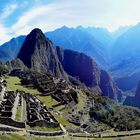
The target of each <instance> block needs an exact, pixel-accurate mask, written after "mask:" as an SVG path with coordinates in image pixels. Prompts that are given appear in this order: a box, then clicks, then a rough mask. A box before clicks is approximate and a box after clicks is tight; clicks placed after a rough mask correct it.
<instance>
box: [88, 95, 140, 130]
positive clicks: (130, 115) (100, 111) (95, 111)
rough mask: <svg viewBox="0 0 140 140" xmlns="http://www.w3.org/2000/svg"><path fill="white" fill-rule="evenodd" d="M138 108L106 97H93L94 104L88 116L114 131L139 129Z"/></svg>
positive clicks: (139, 112) (139, 113) (139, 111)
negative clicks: (116, 102) (118, 103)
mask: <svg viewBox="0 0 140 140" xmlns="http://www.w3.org/2000/svg"><path fill="white" fill-rule="evenodd" d="M139 116H140V110H139V109H137V108H133V107H127V106H120V105H117V104H115V103H114V102H113V101H111V100H109V99H107V98H106V97H97V98H95V106H94V107H93V108H92V109H91V110H90V117H91V118H94V119H95V120H98V121H101V122H103V123H105V124H107V125H109V126H110V127H112V128H114V129H115V130H116V131H130V130H137V129H140V117H139Z"/></svg>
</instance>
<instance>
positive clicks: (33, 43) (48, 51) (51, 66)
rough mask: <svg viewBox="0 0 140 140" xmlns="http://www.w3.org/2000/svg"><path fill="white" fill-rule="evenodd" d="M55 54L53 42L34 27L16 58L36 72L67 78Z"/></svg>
mask: <svg viewBox="0 0 140 140" xmlns="http://www.w3.org/2000/svg"><path fill="white" fill-rule="evenodd" d="M56 54H57V53H56V50H55V46H54V45H53V43H52V42H51V41H50V40H49V39H48V38H46V37H45V35H44V34H43V33H42V31H41V30H40V29H34V30H32V31H31V33H30V34H29V35H28V36H27V37H26V39H25V42H24V43H23V46H22V48H21V50H20V52H19V54H18V58H19V59H21V60H22V61H23V63H24V64H25V65H26V66H27V67H28V68H31V69H33V70H36V71H38V72H49V73H52V74H53V75H55V76H57V77H60V78H65V79H67V74H66V73H65V71H64V70H63V67H62V65H61V63H60V62H59V60H58V57H57V55H56Z"/></svg>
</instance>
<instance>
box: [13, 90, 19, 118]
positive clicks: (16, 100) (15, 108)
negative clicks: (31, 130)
mask: <svg viewBox="0 0 140 140" xmlns="http://www.w3.org/2000/svg"><path fill="white" fill-rule="evenodd" d="M18 104H19V93H17V96H16V98H15V102H14V106H13V108H12V119H13V120H15V118H16V113H17V108H18Z"/></svg>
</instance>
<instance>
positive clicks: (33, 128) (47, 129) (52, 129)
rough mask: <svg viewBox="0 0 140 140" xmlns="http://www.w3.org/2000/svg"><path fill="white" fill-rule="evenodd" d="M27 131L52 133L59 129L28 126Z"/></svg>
mask: <svg viewBox="0 0 140 140" xmlns="http://www.w3.org/2000/svg"><path fill="white" fill-rule="evenodd" d="M27 129H28V130H36V131H47V132H51V131H52V132H53V131H60V130H61V128H60V127H56V128H46V127H39V126H36V127H30V126H27Z"/></svg>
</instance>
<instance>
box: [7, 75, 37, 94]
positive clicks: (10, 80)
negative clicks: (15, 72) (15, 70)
mask: <svg viewBox="0 0 140 140" xmlns="http://www.w3.org/2000/svg"><path fill="white" fill-rule="evenodd" d="M5 80H6V81H7V88H8V90H11V91H15V90H17V89H18V90H22V91H25V92H27V93H32V94H38V93H39V91H38V90H36V89H30V88H27V87H24V86H22V85H21V80H20V79H19V78H18V77H13V76H8V77H6V79H5Z"/></svg>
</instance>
